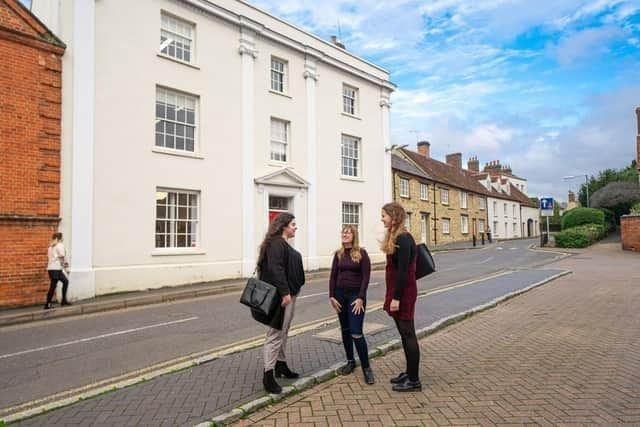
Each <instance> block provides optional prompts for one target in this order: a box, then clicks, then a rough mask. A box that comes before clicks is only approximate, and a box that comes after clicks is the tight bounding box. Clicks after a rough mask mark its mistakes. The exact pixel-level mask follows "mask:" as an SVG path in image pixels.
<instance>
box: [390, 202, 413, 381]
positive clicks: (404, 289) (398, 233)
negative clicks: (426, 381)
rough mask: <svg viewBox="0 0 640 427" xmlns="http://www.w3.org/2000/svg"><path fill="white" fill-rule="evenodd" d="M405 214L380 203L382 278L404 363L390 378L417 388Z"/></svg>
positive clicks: (393, 205) (395, 205)
mask: <svg viewBox="0 0 640 427" xmlns="http://www.w3.org/2000/svg"><path fill="white" fill-rule="evenodd" d="M406 218H407V214H406V212H405V210H404V208H403V207H402V206H401V205H400V204H398V203H387V204H386V205H384V206H383V207H382V223H383V224H384V227H385V228H386V229H387V232H386V235H385V237H384V240H383V241H382V244H381V246H380V248H381V249H382V251H383V252H384V253H385V254H387V266H386V269H385V282H386V286H387V290H386V293H385V299H384V310H385V311H386V312H387V313H388V314H389V315H390V316H391V317H393V320H394V321H395V323H396V327H397V328H398V332H399V333H400V337H401V338H402V348H403V350H404V355H405V359H406V362H407V367H406V370H405V372H402V373H401V374H400V375H398V376H397V377H394V378H391V383H392V384H393V387H392V389H393V390H394V391H401V392H402V391H420V390H422V384H421V383H420V377H419V366H420V347H419V346H418V338H417V337H416V328H415V325H414V320H413V318H414V312H415V306H416V299H417V297H418V287H417V284H416V254H417V251H416V242H415V240H414V239H413V236H411V233H409V232H407V230H406V229H405V226H404V224H405V220H406Z"/></svg>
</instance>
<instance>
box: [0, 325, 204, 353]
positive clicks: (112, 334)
mask: <svg viewBox="0 0 640 427" xmlns="http://www.w3.org/2000/svg"><path fill="white" fill-rule="evenodd" d="M196 319H198V317H196V316H194V317H188V318H186V319H180V320H172V321H171V322H163V323H156V324H154V325H148V326H141V327H139V328H133V329H126V330H124V331H118V332H110V333H108V334H102V335H96V336H94V337H88V338H82V339H79V340H73V341H67V342H63V343H60V344H54V345H48V346H45V347H38V348H32V349H30V350H23V351H18V352H16V353H8V354H2V355H0V359H8V358H10V357H15V356H20V355H23V354H29V353H35V352H38V351H45V350H51V349H53V348H60V347H66V346H69V345H74V344H80V343H83V342H88V341H95V340H99V339H103V338H109V337H114V336H117V335H124V334H130V333H133V332H139V331H144V330H146V329H151V328H159V327H161V326H169V325H175V324H177V323H184V322H190V321H191V320H196Z"/></svg>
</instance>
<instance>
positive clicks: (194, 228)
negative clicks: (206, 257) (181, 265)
mask: <svg viewBox="0 0 640 427" xmlns="http://www.w3.org/2000/svg"><path fill="white" fill-rule="evenodd" d="M162 194H166V203H160V201H161V200H162V199H161V198H160V196H161V195H162ZM172 195H173V197H171V196H172ZM183 197H186V204H184V203H182V200H183ZM194 198H195V210H194V206H193V205H192V204H191V202H192V200H193V199H194ZM172 200H173V202H172ZM200 205H201V198H200V192H199V191H193V190H178V189H170V188H163V187H158V188H156V206H155V222H154V223H155V232H154V248H155V249H156V250H159V251H163V250H170V251H171V250H177V251H180V250H190V249H197V248H199V247H200V217H201V213H200V209H201V208H200ZM182 208H184V209H185V211H184V212H181V210H182ZM163 211H164V213H161V214H160V215H158V213H159V212H163ZM180 223H184V225H185V228H184V230H185V231H184V232H179V229H180V228H181V227H180V225H181V224H180ZM159 226H160V227H159ZM160 236H162V237H163V239H164V240H163V241H164V246H158V237H160ZM181 236H184V246H179V240H180V237H181ZM189 236H191V243H190V245H187V242H189Z"/></svg>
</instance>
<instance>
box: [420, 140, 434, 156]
mask: <svg viewBox="0 0 640 427" xmlns="http://www.w3.org/2000/svg"><path fill="white" fill-rule="evenodd" d="M430 151H431V143H430V142H429V141H420V142H418V153H420V154H421V155H423V156H425V157H426V158H427V159H428V158H429V157H430Z"/></svg>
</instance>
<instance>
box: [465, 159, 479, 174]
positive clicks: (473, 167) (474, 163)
mask: <svg viewBox="0 0 640 427" xmlns="http://www.w3.org/2000/svg"><path fill="white" fill-rule="evenodd" d="M467 169H469V170H470V171H472V172H480V162H479V161H478V158H477V157H475V156H474V157H471V158H469V160H467Z"/></svg>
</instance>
